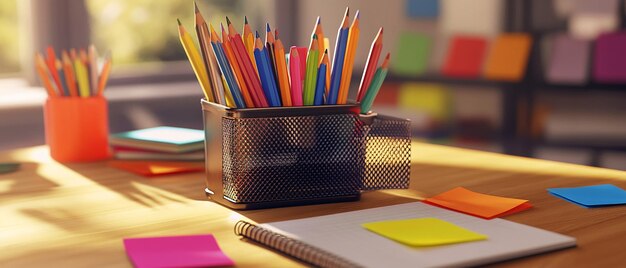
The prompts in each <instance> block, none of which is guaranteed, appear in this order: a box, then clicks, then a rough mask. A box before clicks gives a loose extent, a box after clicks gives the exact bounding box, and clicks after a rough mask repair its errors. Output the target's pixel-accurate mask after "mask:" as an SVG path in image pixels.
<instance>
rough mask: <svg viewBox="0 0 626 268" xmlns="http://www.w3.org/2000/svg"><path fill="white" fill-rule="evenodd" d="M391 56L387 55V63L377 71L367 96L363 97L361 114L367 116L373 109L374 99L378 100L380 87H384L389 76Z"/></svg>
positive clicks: (366, 93)
mask: <svg viewBox="0 0 626 268" xmlns="http://www.w3.org/2000/svg"><path fill="white" fill-rule="evenodd" d="M389 56H390V54H389V53H387V56H386V57H385V61H384V62H383V64H382V65H381V66H380V67H378V69H377V70H376V74H374V78H373V79H372V83H371V84H370V86H369V88H368V89H367V92H365V96H364V97H363V100H362V101H361V113H362V114H367V112H369V110H370V108H372V104H373V103H374V99H376V95H378V91H379V90H380V87H381V86H382V85H383V82H384V81H385V77H386V76H387V69H388V65H389Z"/></svg>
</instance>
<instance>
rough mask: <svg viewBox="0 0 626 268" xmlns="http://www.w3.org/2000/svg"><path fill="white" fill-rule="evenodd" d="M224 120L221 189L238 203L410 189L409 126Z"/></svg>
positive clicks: (340, 120) (351, 119) (338, 120)
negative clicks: (375, 190) (374, 190)
mask: <svg viewBox="0 0 626 268" xmlns="http://www.w3.org/2000/svg"><path fill="white" fill-rule="evenodd" d="M222 119H223V120H222V131H223V134H222V135H223V143H222V146H223V147H222V148H223V154H222V173H223V174H222V181H223V189H224V197H225V198H227V199H229V200H231V201H232V202H236V203H253V202H271V201H288V200H304V199H316V198H328V197H338V196H348V195H355V194H358V193H360V191H361V190H372V189H386V188H407V187H408V181H409V168H410V163H409V161H410V139H409V136H408V135H409V129H408V121H402V120H391V121H387V120H377V121H374V124H373V125H371V126H365V125H364V124H363V122H361V121H360V120H359V118H358V116H357V115H354V114H336V115H316V116H293V117H267V118H227V117H223V118H222ZM364 183H365V185H364Z"/></svg>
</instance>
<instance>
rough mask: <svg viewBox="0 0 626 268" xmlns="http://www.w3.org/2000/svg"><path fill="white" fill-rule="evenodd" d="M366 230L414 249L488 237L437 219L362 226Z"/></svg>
mask: <svg viewBox="0 0 626 268" xmlns="http://www.w3.org/2000/svg"><path fill="white" fill-rule="evenodd" d="M361 226H363V227H364V228H365V229H367V230H369V231H372V232H374V233H376V234H379V235H381V236H384V237H386V238H389V239H391V240H394V241H397V242H400V243H402V244H406V245H409V246H413V247H428V246H438V245H446V244H455V243H463V242H470V241H478V240H486V239H487V236H486V235H483V234H479V233H476V232H473V231H470V230H467V229H465V228H463V227H460V226H458V225H455V224H452V223H449V222H447V221H444V220H440V219H436V218H420V219H407V220H391V221H379V222H369V223H364V224H361Z"/></svg>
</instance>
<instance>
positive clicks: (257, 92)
mask: <svg viewBox="0 0 626 268" xmlns="http://www.w3.org/2000/svg"><path fill="white" fill-rule="evenodd" d="M226 21H227V23H228V31H229V33H230V37H231V40H232V42H231V43H232V48H233V52H234V54H235V57H236V60H237V61H238V63H239V66H240V67H241V72H242V75H243V78H244V81H245V83H246V84H247V87H248V90H249V91H250V95H251V96H252V100H253V101H254V105H255V106H256V107H268V102H267V99H266V97H267V96H265V95H264V94H263V90H262V89H261V82H260V81H259V77H258V76H257V73H256V71H255V70H254V69H253V66H254V65H253V64H252V62H251V61H250V58H249V57H248V53H247V52H246V48H245V45H244V44H243V41H242V38H241V35H240V34H239V33H238V32H237V30H235V27H234V26H233V24H232V23H231V22H230V19H228V17H226Z"/></svg>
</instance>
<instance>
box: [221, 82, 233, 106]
mask: <svg viewBox="0 0 626 268" xmlns="http://www.w3.org/2000/svg"><path fill="white" fill-rule="evenodd" d="M221 77H222V84H223V85H224V98H225V99H226V106H228V107H233V108H237V105H235V100H234V99H233V94H232V93H230V88H229V87H228V83H226V78H224V76H223V75H221Z"/></svg>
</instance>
